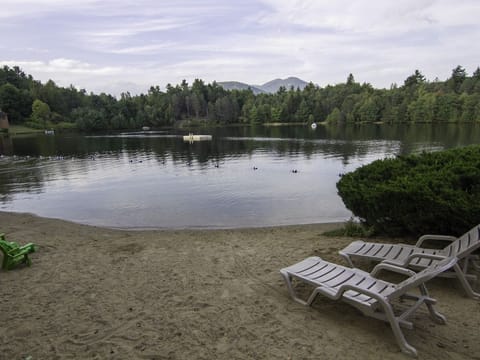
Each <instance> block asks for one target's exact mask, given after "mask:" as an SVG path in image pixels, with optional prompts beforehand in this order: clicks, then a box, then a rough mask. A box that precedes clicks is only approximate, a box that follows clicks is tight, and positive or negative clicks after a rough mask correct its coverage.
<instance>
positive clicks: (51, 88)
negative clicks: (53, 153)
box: [0, 65, 480, 131]
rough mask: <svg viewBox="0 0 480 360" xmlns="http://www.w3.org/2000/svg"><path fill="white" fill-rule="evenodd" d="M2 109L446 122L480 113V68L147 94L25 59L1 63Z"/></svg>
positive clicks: (115, 121) (13, 115) (99, 123)
mask: <svg viewBox="0 0 480 360" xmlns="http://www.w3.org/2000/svg"><path fill="white" fill-rule="evenodd" d="M0 111H3V112H6V113H7V114H8V117H9V120H10V122H11V123H12V124H24V125H26V126H30V127H37V128H47V127H55V126H61V127H72V128H77V129H80V130H85V131H94V130H116V129H136V128H141V127H143V126H149V127H153V128H155V127H167V126H168V127H169V126H179V125H180V124H182V123H185V122H187V123H189V124H203V123H209V124H222V125H225V124H238V123H240V124H262V123H311V122H324V121H326V122H329V123H370V122H386V123H403V122H406V123H418V122H427V123H441V122H472V121H480V68H477V69H476V70H475V71H474V72H473V74H472V75H471V76H469V75H468V74H467V72H466V70H465V69H464V68H463V67H462V66H460V65H459V66H457V67H456V68H454V69H453V70H452V74H451V76H450V77H449V78H448V79H446V80H445V81H440V80H438V79H435V80H434V81H427V79H426V78H425V76H424V75H423V74H422V73H421V72H420V71H419V70H415V72H414V73H413V74H412V75H410V76H409V77H407V79H405V81H404V83H403V85H401V86H398V85H397V84H393V85H392V86H391V87H390V89H375V88H373V86H372V85H371V84H369V83H363V84H360V83H358V82H356V81H355V78H354V76H353V75H352V74H349V75H348V77H347V79H346V82H345V83H340V84H336V85H328V86H325V87H320V86H317V85H314V84H313V83H309V84H308V85H307V86H306V87H305V88H304V89H303V90H300V89H298V88H297V89H294V88H290V89H286V88H284V87H281V88H280V89H279V90H278V91H277V92H276V93H275V94H258V95H255V94H254V93H253V92H252V91H251V90H232V91H227V90H225V89H224V88H222V87H221V86H220V85H218V84H217V83H216V82H213V83H211V84H205V83H204V82H203V81H202V80H199V79H196V80H195V81H194V82H193V83H192V84H191V85H190V84H188V83H187V82H186V81H185V80H184V81H182V83H181V84H178V85H176V86H172V85H171V84H168V85H167V86H166V89H165V91H162V90H160V87H159V86H152V87H150V89H149V90H148V92H147V93H146V94H140V95H134V96H132V95H131V94H130V93H128V92H126V93H122V94H121V95H120V96H119V97H118V98H117V97H114V96H112V95H109V94H105V93H101V94H94V93H89V94H88V93H87V92H86V91H85V90H83V89H80V90H78V89H76V88H75V87H74V86H72V85H71V86H70V87H61V86H58V85H56V84H55V82H53V81H52V80H49V81H47V82H46V83H44V84H43V83H41V82H40V81H38V80H35V79H33V77H32V76H31V75H27V74H25V73H24V72H23V71H22V70H21V69H20V68H19V67H17V66H14V67H12V68H10V67H8V66H4V67H3V68H1V69H0Z"/></svg>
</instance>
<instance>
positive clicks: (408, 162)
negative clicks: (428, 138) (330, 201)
mask: <svg viewBox="0 0 480 360" xmlns="http://www.w3.org/2000/svg"><path fill="white" fill-rule="evenodd" d="M337 189H338V193H339V195H340V196H341V197H342V200H343V202H344V203H345V206H346V207H347V208H348V209H350V210H351V211H352V212H353V214H354V215H355V216H358V217H359V218H360V219H361V220H362V221H363V222H364V223H365V224H366V225H368V226H372V227H373V228H374V230H375V231H376V232H379V233H384V234H387V235H391V236H402V235H413V236H419V235H422V234H428V233H434V234H452V235H460V234H462V233H464V232H466V231H467V230H469V229H470V228H472V227H473V226H474V225H476V224H478V223H480V146H478V145H475V146H469V147H464V148H456V149H451V150H445V151H440V152H432V153H422V154H419V155H408V156H398V157H396V158H387V159H383V160H377V161H374V162H372V163H371V164H368V165H365V166H362V167H360V168H358V169H356V170H355V171H353V172H351V173H348V174H345V175H343V176H342V178H341V179H340V181H339V182H338V183H337Z"/></svg>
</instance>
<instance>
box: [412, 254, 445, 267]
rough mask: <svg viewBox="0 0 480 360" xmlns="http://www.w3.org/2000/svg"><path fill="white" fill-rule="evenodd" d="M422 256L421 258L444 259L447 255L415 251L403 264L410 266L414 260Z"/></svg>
mask: <svg viewBox="0 0 480 360" xmlns="http://www.w3.org/2000/svg"><path fill="white" fill-rule="evenodd" d="M417 258H421V259H430V260H443V259H445V258H446V256H442V255H433V254H422V253H416V254H415V253H414V254H412V255H410V256H409V257H408V258H407V259H406V260H405V262H404V263H403V266H408V265H410V263H411V262H412V260H414V259H417Z"/></svg>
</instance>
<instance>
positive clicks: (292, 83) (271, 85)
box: [218, 76, 308, 94]
mask: <svg viewBox="0 0 480 360" xmlns="http://www.w3.org/2000/svg"><path fill="white" fill-rule="evenodd" d="M307 84H308V82H306V81H305V80H302V79H300V78H297V77H295V76H290V77H288V78H286V79H280V78H277V79H273V80H270V81H268V82H266V83H265V84H262V85H250V84H247V83H243V82H240V81H221V82H218V85H220V86H222V87H223V88H224V89H225V90H248V89H251V90H252V91H253V93H254V94H261V93H267V94H274V93H276V92H277V91H278V90H279V89H280V87H282V86H283V87H284V88H286V89H287V90H288V89H290V88H291V87H293V88H294V89H296V88H299V89H300V90H303V88H305V86H307Z"/></svg>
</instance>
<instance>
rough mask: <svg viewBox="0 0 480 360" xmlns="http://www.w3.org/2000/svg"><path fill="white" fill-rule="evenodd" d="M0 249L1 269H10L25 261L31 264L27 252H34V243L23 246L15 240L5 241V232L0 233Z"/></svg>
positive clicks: (28, 264)
mask: <svg viewBox="0 0 480 360" xmlns="http://www.w3.org/2000/svg"><path fill="white" fill-rule="evenodd" d="M0 250H1V251H2V253H3V262H2V269H4V270H11V269H13V268H14V267H15V266H16V265H18V264H21V263H25V264H27V266H30V265H31V261H30V259H29V258H28V254H30V253H32V252H35V244H32V243H29V244H26V245H23V246H20V245H18V244H17V243H16V242H13V241H7V240H6V239H5V234H0Z"/></svg>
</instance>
